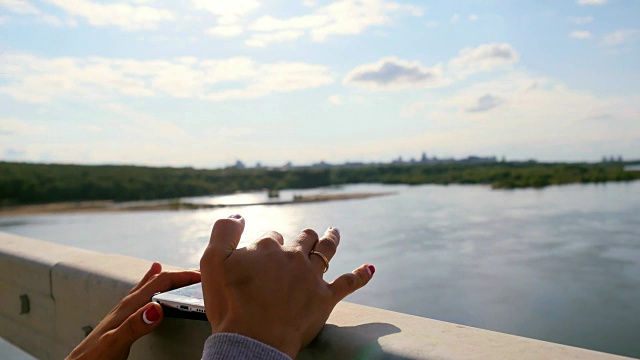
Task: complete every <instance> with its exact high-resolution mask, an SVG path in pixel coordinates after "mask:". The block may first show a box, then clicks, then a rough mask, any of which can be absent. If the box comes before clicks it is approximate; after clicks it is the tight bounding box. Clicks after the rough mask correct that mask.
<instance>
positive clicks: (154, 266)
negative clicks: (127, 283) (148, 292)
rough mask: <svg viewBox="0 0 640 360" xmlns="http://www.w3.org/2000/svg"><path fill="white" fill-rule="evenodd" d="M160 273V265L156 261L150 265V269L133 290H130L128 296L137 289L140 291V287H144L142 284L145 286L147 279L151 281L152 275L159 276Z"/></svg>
mask: <svg viewBox="0 0 640 360" xmlns="http://www.w3.org/2000/svg"><path fill="white" fill-rule="evenodd" d="M161 272H162V265H161V264H160V263H159V262H157V261H156V262H154V263H153V264H151V267H150V268H149V271H147V273H146V274H145V275H144V277H143V278H142V280H140V282H139V283H138V285H136V286H134V287H133V289H131V291H129V294H132V293H134V292H136V291H137V290H138V289H140V288H141V287H142V286H144V284H146V283H147V281H149V279H151V277H152V276H153V275H157V274H160V273H161Z"/></svg>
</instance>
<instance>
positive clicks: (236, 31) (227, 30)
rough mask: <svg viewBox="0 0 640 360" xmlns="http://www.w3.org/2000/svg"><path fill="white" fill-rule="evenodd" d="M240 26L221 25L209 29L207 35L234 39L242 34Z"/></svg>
mask: <svg viewBox="0 0 640 360" xmlns="http://www.w3.org/2000/svg"><path fill="white" fill-rule="evenodd" d="M242 31H243V30H242V26H240V25H220V26H216V27H212V28H210V29H207V31H206V32H207V34H209V35H212V36H222V37H234V36H238V35H240V34H242Z"/></svg>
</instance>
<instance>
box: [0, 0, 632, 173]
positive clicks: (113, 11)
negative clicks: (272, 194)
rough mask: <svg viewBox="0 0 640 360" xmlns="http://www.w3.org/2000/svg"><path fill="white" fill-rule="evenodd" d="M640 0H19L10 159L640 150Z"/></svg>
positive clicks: (347, 157) (8, 83)
mask: <svg viewBox="0 0 640 360" xmlns="http://www.w3.org/2000/svg"><path fill="white" fill-rule="evenodd" d="M639 67H640V1H637V0H546V1H543V0H530V1H529V0H518V1H516V0H513V1H509V0H483V1H470V0H468V1H467V0H461V1H409V0H405V1H393V0H300V1H284V0H277V1H276V0H271V1H257V0H233V1H221V0H185V1H169V0H166V1H163V0H116V1H100V0H42V1H35V0H0V160H4V161H26V162H39V163H80V164H135V165H150V166H178V167H183V166H191V167H196V168H217V167H222V166H227V165H230V164H233V163H235V162H236V161H237V160H240V161H243V162H244V163H245V164H247V165H249V166H252V165H254V164H256V163H257V162H260V163H261V164H262V165H271V166H277V165H282V164H284V163H286V162H289V161H291V162H293V164H294V165H304V164H311V163H314V162H319V161H325V162H329V163H342V162H346V161H350V162H378V161H385V162H387V161H391V160H392V159H395V158H397V157H398V156H402V157H403V159H407V160H408V159H410V158H414V157H415V158H419V157H420V156H421V155H422V153H423V152H426V153H427V155H428V156H429V157H433V156H437V157H439V158H443V157H445V158H446V157H455V158H463V157H466V156H469V155H476V156H497V157H499V158H501V157H503V156H504V157H506V159H507V160H526V159H537V160H539V161H590V162H591V161H600V159H602V157H603V156H616V157H617V156H622V157H623V158H624V159H640V71H639Z"/></svg>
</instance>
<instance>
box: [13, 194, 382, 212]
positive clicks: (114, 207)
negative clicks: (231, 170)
mask: <svg viewBox="0 0 640 360" xmlns="http://www.w3.org/2000/svg"><path fill="white" fill-rule="evenodd" d="M390 194H392V193H389V192H385V193H356V194H333V195H310V196H300V197H296V198H294V199H293V200H283V201H265V202H259V203H248V204H198V203H190V202H183V201H179V200H166V201H147V202H144V201H143V202H135V203H117V202H114V201H111V200H101V201H72V202H60V203H50V204H37V205H18V206H7V207H3V208H0V216H26V215H38V214H71V213H97V212H123V211H167V210H197V209H215V208H222V207H234V206H258V205H287V204H305V203H313V202H324V201H336V200H350V199H364V198H369V197H375V196H384V195H390Z"/></svg>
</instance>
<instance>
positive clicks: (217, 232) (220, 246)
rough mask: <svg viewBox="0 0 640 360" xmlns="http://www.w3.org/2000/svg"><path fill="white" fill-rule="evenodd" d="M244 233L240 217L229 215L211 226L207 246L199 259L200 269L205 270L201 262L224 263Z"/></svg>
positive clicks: (242, 221)
mask: <svg viewBox="0 0 640 360" xmlns="http://www.w3.org/2000/svg"><path fill="white" fill-rule="evenodd" d="M243 231H244V218H243V217H242V216H241V215H231V216H229V217H228V218H226V219H219V220H218V221H216V223H215V224H213V229H212V230H211V238H210V239H209V246H207V249H206V250H205V251H204V254H203V255H202V258H201V259H200V269H204V268H206V266H203V265H206V264H203V262H210V261H218V262H222V261H224V260H225V259H226V258H227V257H229V255H231V253H232V252H233V250H235V249H236V248H237V247H238V243H239V242H240V237H241V236H242V232H243Z"/></svg>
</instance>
